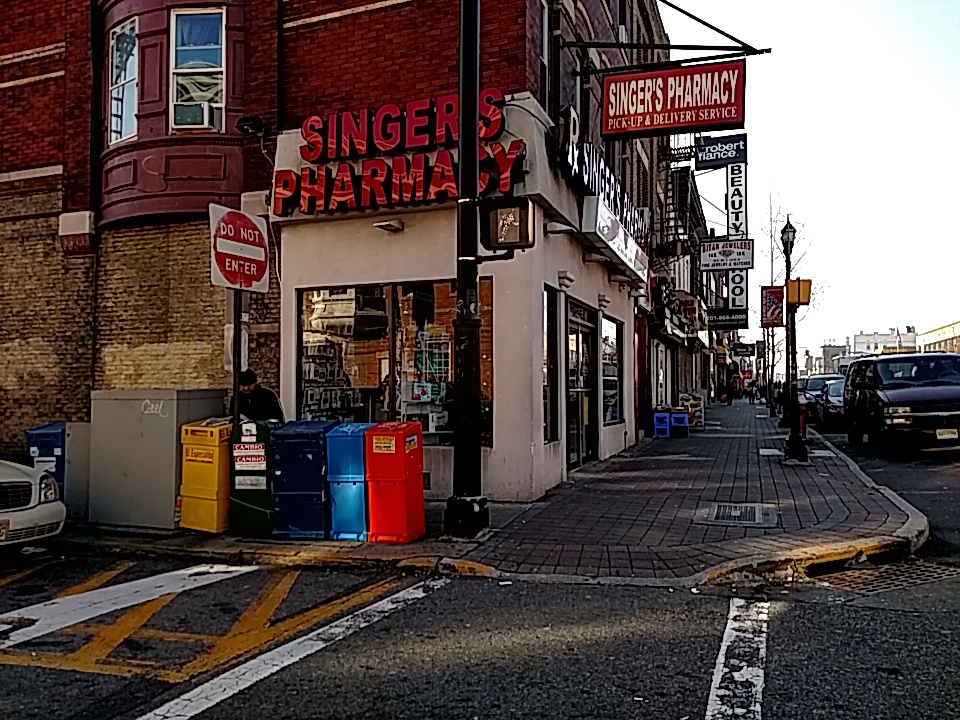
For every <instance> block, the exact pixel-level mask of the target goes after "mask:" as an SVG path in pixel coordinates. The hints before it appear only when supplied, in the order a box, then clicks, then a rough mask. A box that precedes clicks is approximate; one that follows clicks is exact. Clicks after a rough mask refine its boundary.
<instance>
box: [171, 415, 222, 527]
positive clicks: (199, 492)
mask: <svg viewBox="0 0 960 720" xmlns="http://www.w3.org/2000/svg"><path fill="white" fill-rule="evenodd" d="M232 428H233V426H232V424H231V422H230V420H229V419H224V418H212V419H210V420H203V421H201V422H195V423H188V424H186V425H184V426H182V427H181V428H180V444H181V445H182V446H183V462H182V471H181V475H180V504H181V506H180V527H183V528H187V529H190V530H201V531H203V532H211V533H221V532H223V531H224V530H226V529H227V525H228V522H229V513H230V455H229V453H230V431H231V430H232Z"/></svg>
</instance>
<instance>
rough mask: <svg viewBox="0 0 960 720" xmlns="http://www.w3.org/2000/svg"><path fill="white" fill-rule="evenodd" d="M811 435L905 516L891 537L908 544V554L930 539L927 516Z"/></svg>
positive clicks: (816, 433)
mask: <svg viewBox="0 0 960 720" xmlns="http://www.w3.org/2000/svg"><path fill="white" fill-rule="evenodd" d="M812 433H813V434H814V435H815V436H816V437H817V438H818V439H819V440H820V442H822V443H823V444H824V445H826V446H827V448H828V449H829V450H831V451H832V452H833V453H834V454H836V456H837V457H839V458H841V459H842V460H843V461H844V462H845V463H846V464H847V467H849V468H850V471H851V472H852V473H853V474H854V475H856V476H857V479H859V480H860V482H862V483H863V484H864V485H866V486H867V487H869V488H872V489H874V490H877V491H878V492H880V493H881V494H882V495H883V496H884V497H886V498H887V500H889V501H890V502H892V503H893V504H894V505H896V506H897V508H899V509H900V510H902V511H903V512H905V513H906V514H907V521H906V522H905V523H904V524H903V525H902V526H901V527H900V529H899V530H896V531H895V532H894V533H893V537H896V538H902V539H905V540H907V541H908V542H909V543H910V553H911V554H913V553H915V552H916V551H917V550H918V549H919V548H920V546H921V545H923V544H924V543H925V542H926V541H927V539H928V538H929V537H930V521H929V520H928V519H927V516H926V515H924V514H923V513H922V512H920V511H919V510H917V509H916V508H915V507H914V506H913V505H911V504H910V503H909V502H907V501H906V500H904V499H903V498H902V497H900V496H899V495H897V493H895V492H894V491H893V490H891V489H890V488H888V487H887V486H885V485H878V484H877V483H876V481H874V480H873V478H871V477H870V476H869V475H867V474H866V473H865V472H864V471H863V470H861V469H860V466H859V465H857V463H856V462H854V460H853V458H851V457H850V456H849V455H847V454H845V453H843V452H841V450H840V449H839V448H837V446H836V445H834V444H833V443H832V442H830V441H829V440H827V439H826V438H825V437H823V435H821V434H820V433H818V432H817V431H815V430H813V431H812Z"/></svg>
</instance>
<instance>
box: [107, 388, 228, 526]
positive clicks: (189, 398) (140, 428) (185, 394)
mask: <svg viewBox="0 0 960 720" xmlns="http://www.w3.org/2000/svg"><path fill="white" fill-rule="evenodd" d="M226 395H227V392H226V390H97V391H94V392H92V393H91V394H90V400H91V415H90V522H91V523H94V524H97V525H114V526H121V527H131V528H150V529H157V530H173V529H174V528H176V526H177V517H176V505H177V495H178V494H179V491H180V461H181V452H180V427H181V426H182V425H183V424H184V423H188V422H194V421H196V420H205V419H207V418H211V417H222V416H223V411H224V400H225V398H226Z"/></svg>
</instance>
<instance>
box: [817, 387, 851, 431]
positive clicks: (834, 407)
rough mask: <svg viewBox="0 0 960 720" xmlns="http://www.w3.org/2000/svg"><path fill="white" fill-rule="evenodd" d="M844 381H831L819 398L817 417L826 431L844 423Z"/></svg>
mask: <svg viewBox="0 0 960 720" xmlns="http://www.w3.org/2000/svg"><path fill="white" fill-rule="evenodd" d="M843 386H844V381H843V380H830V381H829V382H828V383H827V384H826V385H824V386H823V389H822V390H821V391H820V394H819V395H818V396H817V415H818V416H819V418H820V426H821V427H822V428H823V429H824V430H826V429H829V428H834V427H838V426H840V425H841V424H842V423H843Z"/></svg>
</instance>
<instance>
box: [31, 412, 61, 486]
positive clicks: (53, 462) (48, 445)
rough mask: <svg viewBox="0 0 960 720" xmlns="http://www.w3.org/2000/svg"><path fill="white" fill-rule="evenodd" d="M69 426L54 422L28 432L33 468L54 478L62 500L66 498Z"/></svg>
mask: <svg viewBox="0 0 960 720" xmlns="http://www.w3.org/2000/svg"><path fill="white" fill-rule="evenodd" d="M66 447H67V424H66V423H65V422H52V423H48V424H47V425H41V426H40V427H35V428H31V429H30V430H27V448H28V449H29V451H30V459H31V461H32V462H33V467H34V468H36V469H37V470H43V471H44V472H47V473H49V474H50V475H52V476H53V479H54V480H56V481H57V487H58V488H59V489H60V498H61V499H63V497H64V478H65V475H66V468H67V463H66V456H65V454H64V451H65V449H66Z"/></svg>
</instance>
